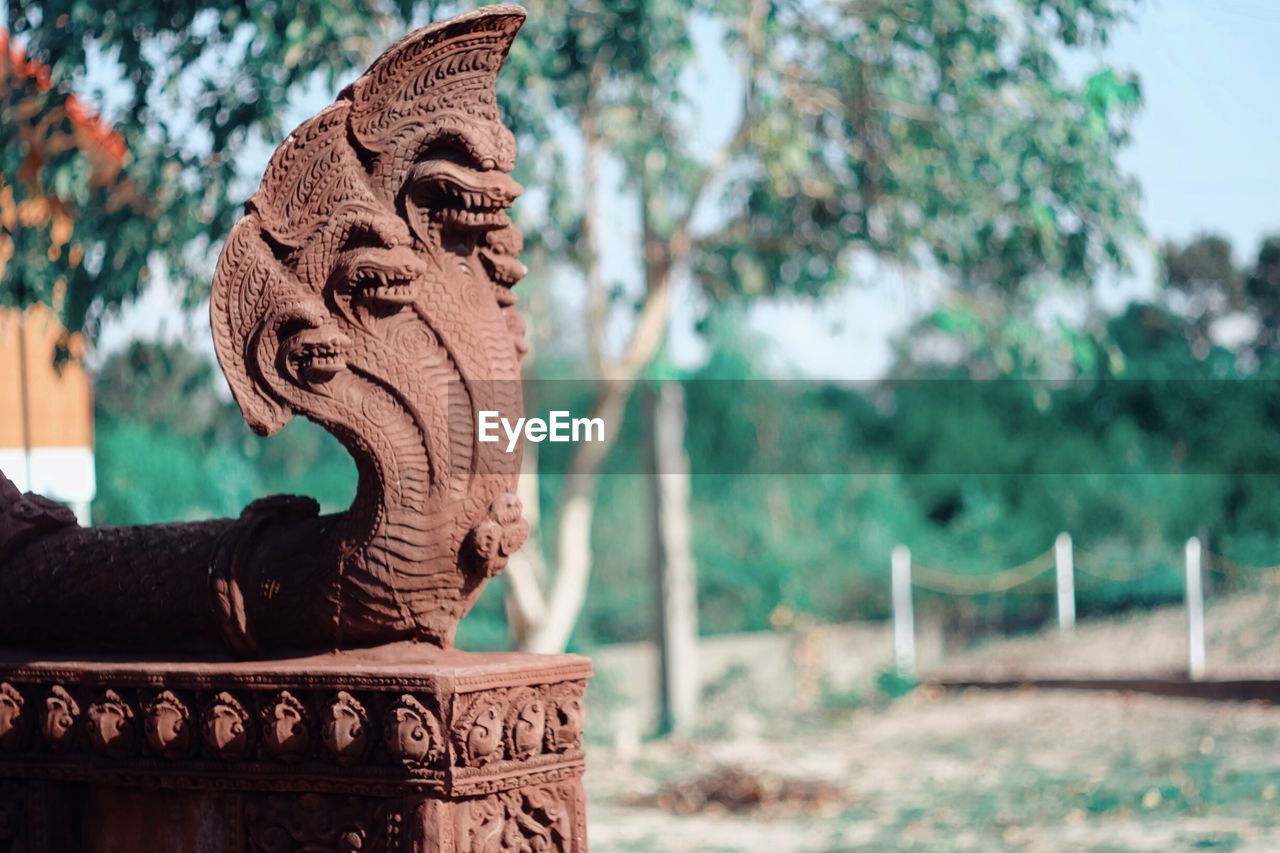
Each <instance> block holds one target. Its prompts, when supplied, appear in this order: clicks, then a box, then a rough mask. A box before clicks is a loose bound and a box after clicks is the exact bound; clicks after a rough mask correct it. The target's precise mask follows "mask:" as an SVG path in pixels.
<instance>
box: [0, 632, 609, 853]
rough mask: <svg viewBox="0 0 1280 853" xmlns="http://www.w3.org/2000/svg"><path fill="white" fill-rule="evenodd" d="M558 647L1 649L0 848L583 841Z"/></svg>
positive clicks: (206, 849)
mask: <svg viewBox="0 0 1280 853" xmlns="http://www.w3.org/2000/svg"><path fill="white" fill-rule="evenodd" d="M590 674H591V664H590V662H589V661H588V660H587V659H586V658H583V657H579V656H576V655H554V656H551V655H523V654H469V653H465V652H459V651H455V650H440V649H436V648H433V647H426V646H420V645H415V644H407V643H405V644H393V645H389V646H384V647H381V648H377V649H370V650H363V651H352V652H341V653H334V654H327V655H317V656H314V657H306V658H290V659H282V660H269V661H228V662H222V663H213V662H208V661H156V660H146V661H144V660H137V659H124V658H121V659H115V660H107V659H97V660H76V661H72V660H65V661H64V660H54V659H50V658H48V657H47V656H36V655H22V654H20V653H16V652H12V651H9V652H4V653H3V654H0V851H2V853H66V852H67V851H79V850H83V851H103V853H106V852H107V851H121V852H122V853H123V851H128V853H134V851H142V850H148V851H151V850H154V851H166V853H185V851H198V852H199V853H214V851H217V853H231V851H234V853H241V852H242V851H272V852H273V853H274V851H293V850H306V851H360V853H367V851H387V853H392V851H394V853H409V851H415V853H416V851H432V853H452V851H470V850H497V849H503V850H505V849H533V850H567V851H585V850H586V849H587V842H586V813H585V802H584V797H583V789H582V772H583V753H582V722H583V692H584V690H585V688H586V681H587V678H588V677H589V676H590Z"/></svg>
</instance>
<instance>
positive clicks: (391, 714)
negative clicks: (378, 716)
mask: <svg viewBox="0 0 1280 853" xmlns="http://www.w3.org/2000/svg"><path fill="white" fill-rule="evenodd" d="M384 728H385V731H384V732H383V738H384V739H385V741H386V744H387V751H388V752H389V753H391V755H392V757H394V758H397V759H399V760H400V761H401V762H403V763H404V764H407V765H410V766H427V765H430V764H435V763H437V762H438V761H439V760H440V759H441V758H442V757H443V756H444V738H443V736H442V735H441V732H440V722H439V721H438V720H437V719H436V715H435V714H433V713H432V712H431V710H430V709H428V708H427V706H425V705H423V704H422V703H421V702H419V701H418V700H417V699H415V698H414V697H412V696H410V695H409V694H407V693H406V694H404V695H402V696H401V697H400V698H399V699H397V700H396V701H395V703H394V704H393V705H392V706H391V707H390V708H388V709H387V717H386V722H385V724H384Z"/></svg>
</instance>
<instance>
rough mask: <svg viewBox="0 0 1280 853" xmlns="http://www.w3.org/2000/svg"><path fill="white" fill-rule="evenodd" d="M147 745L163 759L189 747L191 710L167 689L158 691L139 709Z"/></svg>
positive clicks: (181, 752)
mask: <svg viewBox="0 0 1280 853" xmlns="http://www.w3.org/2000/svg"><path fill="white" fill-rule="evenodd" d="M142 711H143V715H144V716H145V719H146V737H147V744H148V746H150V747H151V748H152V749H153V750H155V751H156V752H157V753H159V754H160V755H163V756H164V757H165V758H179V757H181V756H183V755H185V754H186V753H187V751H188V750H189V749H190V747H191V711H190V710H189V709H188V708H187V705H186V703H185V702H183V701H182V700H181V699H179V698H178V697H177V696H175V695H174V694H173V693H171V692H169V691H168V690H163V691H161V692H160V693H159V694H158V695H157V696H156V697H155V698H154V699H152V700H151V701H150V702H148V703H147V704H146V706H145V707H144V708H143V709H142Z"/></svg>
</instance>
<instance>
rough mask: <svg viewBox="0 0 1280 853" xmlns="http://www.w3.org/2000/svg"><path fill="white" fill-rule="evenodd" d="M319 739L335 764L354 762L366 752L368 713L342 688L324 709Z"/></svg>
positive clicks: (367, 744) (367, 746) (367, 748)
mask: <svg viewBox="0 0 1280 853" xmlns="http://www.w3.org/2000/svg"><path fill="white" fill-rule="evenodd" d="M320 740H321V741H322V742H323V743H324V747H325V749H326V750H328V752H329V754H330V755H331V756H333V758H334V759H335V760H336V761H337V762H338V763H339V764H354V763H356V762H357V761H360V760H361V759H362V758H364V757H365V755H366V754H367V753H368V752H369V715H368V713H367V712H366V711H365V709H364V705H362V704H360V700H358V699H356V698H355V697H354V696H352V695H351V694H350V693H348V692H347V691H345V690H339V691H338V695H337V696H336V697H335V698H334V700H333V702H332V703H330V705H329V707H328V708H326V709H325V715H324V722H323V724H322V725H321V727H320Z"/></svg>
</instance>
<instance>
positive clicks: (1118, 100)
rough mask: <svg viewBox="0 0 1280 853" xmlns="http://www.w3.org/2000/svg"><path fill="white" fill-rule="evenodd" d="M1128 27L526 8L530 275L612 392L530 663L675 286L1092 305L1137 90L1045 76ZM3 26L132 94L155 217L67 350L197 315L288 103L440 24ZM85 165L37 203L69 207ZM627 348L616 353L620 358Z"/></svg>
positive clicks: (79, 7)
mask: <svg viewBox="0 0 1280 853" xmlns="http://www.w3.org/2000/svg"><path fill="white" fill-rule="evenodd" d="M1130 5H1131V4H1130V2H1129V0H1015V1H1014V2H1012V3H1005V2H1000V0H905V1H904V0H836V2H831V3H813V2H807V0H657V2H639V0H611V1H610V2H606V0H540V2H535V3H530V13H531V15H530V22H529V24H528V27H527V29H526V32H525V35H524V36H523V37H522V38H521V39H519V40H517V42H516V47H515V49H514V50H513V52H512V57H511V62H510V65H509V68H508V71H507V73H506V74H505V75H504V76H503V78H502V82H501V85H502V89H503V103H504V107H505V108H506V110H507V113H508V115H509V117H510V120H511V123H512V125H513V126H514V128H515V129H516V131H517V134H518V136H519V138H520V141H521V156H522V165H521V171H520V174H519V175H518V177H520V178H521V179H522V180H523V181H524V182H525V183H526V184H528V185H529V186H530V187H531V188H533V189H535V190H536V189H541V190H544V192H543V193H541V194H539V193H530V198H531V199H534V198H538V197H539V196H540V197H541V201H542V203H541V205H540V208H541V209H540V210H539V209H537V208H538V207H539V206H538V205H536V204H533V203H530V204H529V209H530V212H529V213H528V214H526V215H523V216H522V222H524V224H525V225H526V226H527V227H528V226H532V227H530V228H529V230H530V232H531V234H532V236H534V237H535V238H540V239H537V240H534V241H532V243H533V251H534V253H535V257H537V256H538V253H540V252H541V253H545V255H546V256H549V257H553V258H556V259H559V260H561V261H565V262H567V263H569V264H570V265H572V266H574V267H576V268H577V269H579V270H580V271H581V272H582V274H583V277H584V279H585V281H586V298H585V299H584V301H583V304H584V305H585V311H584V324H585V334H584V338H585V341H586V349H587V353H588V358H589V361H590V363H591V365H592V367H593V368H594V369H593V373H594V374H595V375H596V376H599V377H600V379H601V381H600V383H599V386H598V388H597V391H596V394H595V398H594V400H593V403H592V406H591V408H592V409H593V416H599V417H603V418H604V420H605V422H606V424H607V425H608V430H607V433H606V441H604V442H600V443H584V444H580V445H577V452H576V455H575V457H574V459H573V460H572V462H571V464H570V466H569V471H570V476H569V477H567V478H566V479H565V481H564V485H563V488H562V489H561V493H560V496H559V497H560V505H559V507H558V513H557V515H556V517H557V530H556V534H555V536H554V537H547V538H548V539H549V540H551V541H553V542H554V546H555V548H556V559H555V564H556V569H557V571H556V572H555V575H554V578H553V579H552V581H551V582H550V583H549V585H547V586H546V587H539V586H538V585H536V584H533V585H525V588H526V589H527V590H529V591H530V593H531V594H530V596H529V597H528V599H529V600H528V601H525V602H524V603H523V606H522V608H521V609H522V610H524V611H525V614H526V616H527V618H523V619H521V620H519V621H520V623H521V624H524V625H526V626H528V633H527V634H526V636H525V637H524V638H523V642H522V645H524V646H525V647H526V648H530V649H535V650H546V651H550V650H558V649H559V648H562V647H563V646H564V645H565V643H566V642H567V640H568V638H569V635H570V632H571V631H572V628H573V625H574V624H575V621H576V619H577V615H578V612H579V610H580V609H581V606H582V602H583V599H584V596H585V590H586V585H587V580H588V577H589V575H590V570H591V530H592V516H593V512H594V507H595V497H596V493H597V488H598V482H597V474H598V472H599V470H600V468H601V465H602V464H603V463H604V461H605V459H606V457H607V455H608V453H609V451H610V446H611V444H612V442H613V440H614V439H615V438H616V435H617V430H618V429H620V427H621V421H622V419H623V413H624V411H625V410H626V404H627V401H628V399H629V397H630V394H631V388H632V384H633V383H634V381H635V380H636V378H637V377H638V376H639V375H640V374H641V372H642V371H643V370H644V369H645V367H646V365H648V364H649V363H650V361H651V360H652V358H653V356H654V355H655V353H656V352H657V351H658V350H659V349H660V347H661V345H662V342H663V340H664V338H665V336H666V332H667V326H668V322H669V316H670V311H671V305H672V303H673V293H674V290H675V288H676V287H677V285H678V284H679V283H681V282H684V283H688V284H690V285H692V286H694V287H696V288H697V289H698V290H699V291H700V292H701V293H702V295H703V297H704V298H705V300H706V304H708V305H717V304H719V303H722V302H725V301H730V300H736V299H743V298H753V297H758V296H767V295H773V294H783V293H792V294H801V295H818V294H821V293H823V292H824V291H825V290H827V289H828V288H830V287H832V286H834V285H837V284H839V283H841V282H843V281H845V280H847V278H848V274H849V272H848V271H849V262H850V260H851V258H852V256H853V254H854V253H855V252H857V251H860V250H862V251H869V252H873V253H875V254H877V255H879V256H882V257H886V258H890V259H893V260H895V261H897V262H901V263H917V262H929V263H932V264H934V265H936V266H937V267H939V268H940V269H941V270H942V271H943V272H944V273H946V274H947V275H949V276H951V277H953V278H954V279H955V280H956V281H957V282H958V283H959V285H960V286H961V287H962V288H964V289H966V290H969V291H972V292H975V293H980V292H992V293H997V294H1006V295H1008V294H1027V293H1029V292H1030V290H1031V289H1032V288H1034V287H1037V286H1039V285H1040V284H1041V283H1043V282H1058V281H1068V282H1076V283H1087V282H1088V281H1089V279H1090V277H1091V276H1092V275H1093V274H1094V273H1095V272H1096V271H1097V270H1098V269H1099V268H1101V267H1102V266H1104V265H1106V264H1115V263H1120V262H1121V260H1122V244H1123V240H1124V239H1125V236H1126V235H1127V234H1128V233H1131V232H1132V231H1133V230H1134V229H1135V227H1136V222H1135V218H1134V204H1133V202H1134V196H1135V193H1134V188H1133V186H1132V183H1131V181H1129V180H1128V179H1127V178H1125V177H1124V176H1123V175H1122V174H1121V173H1120V171H1119V169H1118V167H1117V165H1116V159H1115V155H1116V152H1117V151H1118V149H1119V148H1120V146H1122V145H1123V144H1124V142H1125V140H1126V126H1127V120H1128V118H1129V116H1130V115H1131V114H1132V112H1133V110H1134V109H1135V108H1136V106H1137V104H1138V102H1139V92H1138V88H1137V85H1136V83H1134V82H1133V81H1132V80H1129V79H1127V78H1124V77H1123V76H1121V75H1118V74H1116V73H1115V72H1113V71H1111V70H1108V69H1104V70H1102V71H1099V72H1098V73H1096V74H1094V75H1092V76H1091V77H1089V78H1088V79H1087V80H1086V81H1084V82H1083V83H1082V84H1079V85H1077V84H1075V83H1072V82H1071V81H1070V80H1069V79H1068V78H1067V77H1066V75H1065V74H1063V72H1062V71H1061V69H1060V68H1059V66H1058V63H1057V61H1056V59H1055V55H1056V53H1057V52H1058V51H1059V50H1061V49H1062V48H1063V47H1074V46H1079V45H1084V44H1088V43H1092V42H1096V41H1098V40H1102V39H1105V37H1106V34H1107V31H1108V29H1109V28H1110V27H1111V26H1112V25H1113V24H1114V23H1115V22H1116V21H1118V20H1119V19H1120V18H1121V17H1122V16H1123V14H1124V13H1125V11H1126V10H1127V8H1128V7H1129V6H1130ZM8 9H9V15H8V17H9V26H10V29H11V30H12V31H13V33H14V34H15V36H20V37H21V38H23V39H25V40H26V43H27V49H28V50H29V52H30V53H31V54H32V55H33V56H35V57H37V58H38V59H40V60H41V61H43V62H46V63H47V64H48V65H49V66H50V67H51V69H52V74H53V79H54V80H55V81H57V82H58V85H61V86H69V85H75V84H77V83H80V82H83V81H85V80H86V79H87V76H86V74H87V71H86V69H87V67H88V64H89V61H90V60H91V59H93V60H94V61H95V62H101V63H102V65H103V67H104V68H114V69H115V70H116V71H117V72H118V76H119V78H120V86H121V88H122V90H123V92H124V96H123V101H124V106H123V108H122V109H121V110H120V111H119V114H118V115H113V116H112V118H113V119H114V120H115V122H116V126H117V129H118V130H119V132H120V133H121V134H122V135H123V137H124V139H125V140H126V142H127V144H128V146H129V150H130V152H131V161H130V163H129V164H128V166H127V169H126V171H127V175H128V180H130V181H132V182H133V186H134V187H135V191H136V194H137V196H138V197H139V198H142V199H145V200H146V207H145V209H144V213H145V214H146V215H145V216H138V215H136V212H134V211H125V210H119V211H116V212H115V213H112V214H110V215H109V216H107V218H105V219H104V220H102V221H100V222H96V223H88V224H86V226H85V228H86V231H85V237H84V239H86V240H88V241H90V242H91V248H90V249H87V250H86V258H89V259H91V261H90V260H86V262H85V263H83V264H81V265H80V267H79V268H78V271H76V272H75V274H74V275H72V276H70V277H69V278H68V282H69V285H70V286H69V291H68V292H69V298H68V301H67V303H66V307H65V308H64V314H65V316H66V317H67V319H68V321H69V322H68V325H69V326H71V327H72V328H75V327H77V326H79V325H82V324H84V323H85V322H89V323H90V325H91V321H92V319H93V318H94V317H96V316H100V314H101V311H102V310H104V309H106V308H108V307H110V306H111V305H113V304H117V303H118V302H119V301H120V300H122V299H126V298H128V297H130V296H132V295H134V294H136V293H137V292H138V291H139V289H140V288H141V287H142V283H143V281H144V280H145V273H146V271H147V269H148V264H149V262H150V260H151V259H152V258H155V259H157V260H162V261H164V262H166V264H167V267H168V270H169V272H170V274H171V275H172V276H173V277H174V279H175V280H177V281H179V282H181V283H183V284H184V285H185V286H186V289H187V292H188V294H189V296H190V297H191V298H192V299H193V300H195V299H199V298H200V297H201V296H202V295H203V292H204V285H203V281H204V277H203V275H202V272H207V266H208V264H209V262H210V261H211V259H212V257H213V256H214V252H213V251H212V248H213V247H214V244H215V243H216V241H217V240H218V239H220V238H221V236H222V235H223V234H224V233H225V231H226V229H227V228H228V227H229V225H230V223H231V221H232V219H233V217H234V214H235V210H236V207H237V203H238V201H239V200H240V199H241V198H242V197H243V196H244V195H246V194H247V192H248V189H249V187H248V186H242V185H240V184H239V183H238V181H237V177H238V176H237V174H236V160H235V157H234V155H235V154H236V153H238V152H240V151H241V150H243V149H244V148H245V147H246V146H249V145H252V144H256V143H260V142H263V141H265V140H271V141H274V140H275V139H278V138H279V136H280V134H281V131H282V130H283V128H282V127H281V126H280V125H281V117H282V115H283V114H284V111H285V108H286V106H287V104H288V102H289V98H290V96H291V95H292V94H295V93H297V92H299V91H300V90H301V89H303V88H304V87H306V86H307V85H308V84H312V83H318V84H321V85H326V86H327V87H328V88H329V89H330V90H332V89H334V88H336V86H335V83H336V81H337V78H338V76H339V75H344V74H346V73H348V72H349V70H350V69H352V68H353V67H355V66H356V65H358V63H360V62H363V61H366V60H367V59H369V58H370V54H371V53H372V52H373V50H374V49H376V48H377V47H379V46H381V45H382V44H385V43H386V42H387V41H388V40H389V39H390V37H391V33H390V30H391V29H393V28H396V29H398V28H399V27H400V26H401V25H402V24H403V22H407V21H414V22H415V23H422V22H424V21H425V20H426V19H428V18H431V17H437V16H439V15H442V14H445V13H446V12H449V11H454V7H453V6H452V5H449V6H448V7H447V8H446V6H445V4H439V5H437V4H435V3H430V2H427V3H415V2H413V1H412V0H400V2H391V0H381V2H380V0H339V2H332V0H324V2H320V0H304V2H301V3H296V4H285V3H280V2H277V0H247V2H243V3H239V4H233V5H231V6H223V5H218V4H210V3H207V2H185V0H168V2H149V0H148V2H139V0H124V2H123V3H115V4H113V5H112V6H111V8H109V9H107V8H101V7H97V6H95V5H94V4H87V3H83V2H75V1H74V0H51V2H49V3H44V4H40V5H39V6H36V5H34V4H26V3H11V4H9V7H8ZM695 29H700V31H702V32H707V33H711V34H712V37H713V38H714V37H715V36H716V35H718V36H719V37H720V38H721V40H722V42H723V48H724V55H725V57H726V62H727V63H728V67H724V68H720V69H716V70H715V71H713V79H720V78H719V77H716V76H715V75H716V74H721V75H722V76H723V79H726V80H728V79H736V81H737V86H738V88H739V90H740V91H741V93H742V96H741V99H740V100H741V103H740V104H739V106H738V108H737V111H736V113H737V114H736V117H735V119H734V121H733V124H734V126H733V127H731V128H728V129H727V132H725V133H723V134H722V137H723V144H722V145H719V146H713V145H709V144H708V135H709V131H708V130H707V129H706V128H700V127H699V126H698V121H697V118H698V115H697V114H698V109H699V101H698V99H697V97H695V95H696V89H697V88H698V83H697V78H696V76H695V74H694V66H693V60H694V50H693V47H692V43H693V38H694V32H695ZM4 148H5V150H6V151H8V150H9V148H10V146H8V145H5V146H4ZM709 149H711V150H709ZM13 150H15V151H17V150H20V146H18V147H15V148H14V149H13ZM567 150H568V151H574V152H578V151H580V152H581V154H580V156H569V155H567V154H566V153H565V152H566V151H567ZM6 156H10V155H9V154H6ZM78 162H79V161H74V162H70V163H68V164H66V166H65V167H61V166H60V167H59V168H57V169H53V170H51V172H50V174H51V175H52V177H51V178H50V180H52V181H53V182H54V183H55V184H58V183H61V184H63V185H66V186H68V187H70V188H73V189H74V188H76V187H82V186H83V182H82V181H77V180H76V173H75V171H74V170H75V168H79V167H78V166H76V163H78ZM615 168H616V169H617V170H619V171H620V173H621V175H622V179H621V186H620V187H619V188H618V189H620V191H621V192H623V193H624V194H625V195H626V196H627V197H628V198H629V199H630V200H632V201H633V202H634V203H635V205H636V208H637V209H638V211H639V222H640V228H639V233H638V234H637V235H634V238H632V236H631V235H627V234H623V233H609V234H605V233H602V229H603V225H602V220H601V216H600V205H601V203H602V200H603V199H604V198H605V197H606V191H607V190H608V189H610V188H609V187H606V186H605V184H604V177H603V176H604V175H605V174H606V171H607V170H611V169H615ZM59 175H61V176H62V177H57V176H59ZM94 209H97V207H96V206H95V208H94ZM101 209H102V210H103V211H106V210H107V208H105V207H104V208H101ZM104 215H106V214H104ZM628 239H633V245H631V246H630V247H629V248H630V249H631V250H632V252H633V255H634V256H635V257H637V258H639V262H640V267H641V269H640V271H639V275H638V281H637V282H636V283H635V286H634V287H632V288H631V289H630V290H628V289H627V288H625V287H612V286H609V285H608V284H607V283H606V281H605V279H604V273H603V268H602V264H601V261H600V258H601V254H602V252H604V251H606V250H607V251H615V250H618V249H620V248H622V245H621V244H622V243H623V242H625V241H627V240H628ZM539 244H540V245H539ZM29 255H30V253H28V254H26V255H22V257H28V256H29ZM33 263H34V262H33ZM27 269H28V268H27V267H26V266H21V265H18V267H16V268H15V267H11V272H12V274H13V275H22V276H26V275H27V274H28V273H27V272H26V270H27ZM31 269H32V270H34V269H35V268H34V267H32V268H31ZM32 274H34V273H32ZM46 278H47V276H46ZM42 280H43V279H42ZM614 329H620V330H622V334H621V335H620V336H618V337H617V338H616V339H614V338H613V337H612V336H610V338H611V339H610V340H606V331H607V330H614ZM517 571H518V570H517Z"/></svg>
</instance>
